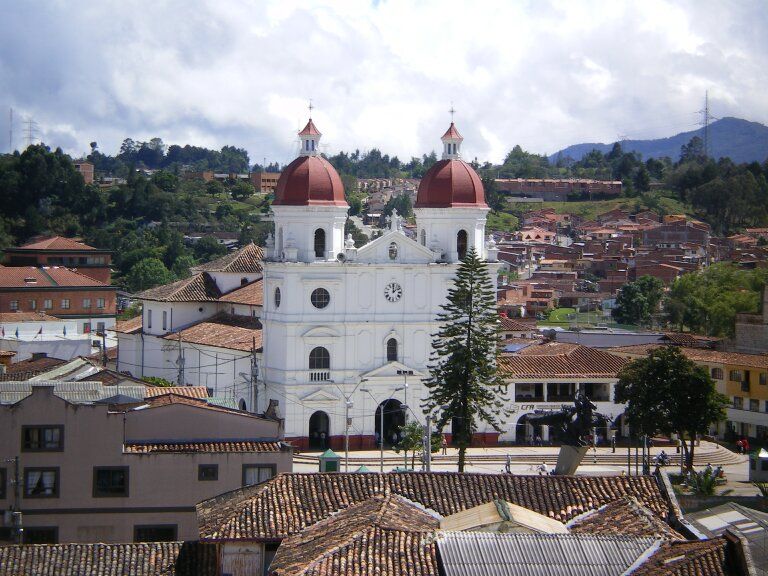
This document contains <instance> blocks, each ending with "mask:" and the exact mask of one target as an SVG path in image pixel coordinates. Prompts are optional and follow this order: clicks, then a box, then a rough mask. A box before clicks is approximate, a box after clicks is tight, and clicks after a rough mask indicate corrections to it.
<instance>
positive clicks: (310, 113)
mask: <svg viewBox="0 0 768 576" xmlns="http://www.w3.org/2000/svg"><path fill="white" fill-rule="evenodd" d="M313 109H314V106H312V98H310V99H309V117H310V118H312V110H313Z"/></svg>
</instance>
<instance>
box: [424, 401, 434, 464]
mask: <svg viewBox="0 0 768 576" xmlns="http://www.w3.org/2000/svg"><path fill="white" fill-rule="evenodd" d="M424 463H425V465H426V468H427V472H431V471H432V414H427V434H426V436H425V437H424Z"/></svg>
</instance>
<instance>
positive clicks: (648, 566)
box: [632, 538, 741, 576]
mask: <svg viewBox="0 0 768 576" xmlns="http://www.w3.org/2000/svg"><path fill="white" fill-rule="evenodd" d="M727 547H728V541H727V540H726V539H725V538H712V539H711V540H701V541H696V542H669V543H666V544H663V545H662V546H661V547H660V548H659V550H658V551H657V552H656V553H655V554H653V555H652V556H651V557H650V558H649V559H648V560H646V561H645V562H643V564H641V565H640V566H639V567H638V568H637V569H636V570H635V571H633V572H632V575H633V576H737V574H741V572H736V571H735V570H734V569H733V568H731V567H730V566H729V564H730V563H729V562H728V559H727V556H728V554H727Z"/></svg>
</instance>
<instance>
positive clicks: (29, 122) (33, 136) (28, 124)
mask: <svg viewBox="0 0 768 576" xmlns="http://www.w3.org/2000/svg"><path fill="white" fill-rule="evenodd" d="M24 133H25V139H26V142H27V146H26V147H27V148H29V147H30V146H32V144H34V143H35V142H36V141H37V135H38V133H39V130H38V127H37V122H35V120H34V118H32V117H31V116H30V117H29V118H27V119H26V120H25V121H24Z"/></svg>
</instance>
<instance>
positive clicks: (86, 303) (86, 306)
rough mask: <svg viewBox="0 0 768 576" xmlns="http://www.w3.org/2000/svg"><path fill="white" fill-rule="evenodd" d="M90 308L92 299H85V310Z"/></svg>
mask: <svg viewBox="0 0 768 576" xmlns="http://www.w3.org/2000/svg"><path fill="white" fill-rule="evenodd" d="M90 307H91V299H90V298H83V308H90Z"/></svg>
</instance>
